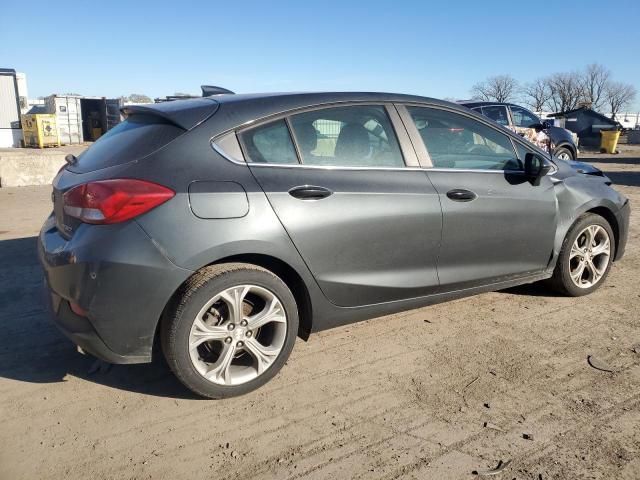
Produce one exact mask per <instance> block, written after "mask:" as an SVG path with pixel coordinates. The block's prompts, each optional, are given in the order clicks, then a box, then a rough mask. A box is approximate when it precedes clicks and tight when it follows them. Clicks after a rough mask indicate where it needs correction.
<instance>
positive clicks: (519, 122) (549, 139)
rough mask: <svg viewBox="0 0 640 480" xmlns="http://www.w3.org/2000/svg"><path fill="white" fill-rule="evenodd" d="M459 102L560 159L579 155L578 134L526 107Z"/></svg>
mask: <svg viewBox="0 0 640 480" xmlns="http://www.w3.org/2000/svg"><path fill="white" fill-rule="evenodd" d="M459 103H460V105H464V106H465V107H467V108H470V109H471V110H473V111H475V112H478V113H480V114H482V115H484V116H485V117H489V118H490V119H491V120H493V121H495V122H497V123H499V124H500V125H502V126H504V127H506V128H508V129H510V130H513V131H514V132H516V133H517V134H519V135H520V136H522V137H524V138H526V139H527V140H529V141H530V142H531V143H533V144H534V145H537V146H538V147H540V148H542V149H544V150H546V151H548V152H550V153H551V154H552V155H553V156H555V157H558V158H560V159H561V160H575V159H577V158H578V153H579V150H578V138H577V136H576V135H575V134H573V133H571V132H570V131H569V130H566V129H564V128H560V127H556V126H553V125H552V124H551V123H550V122H548V121H543V120H541V119H540V117H538V116H537V115H536V114H535V113H533V112H530V111H529V110H527V109H526V108H524V107H521V106H519V105H514V104H513V103H497V102H477V101H463V102H459Z"/></svg>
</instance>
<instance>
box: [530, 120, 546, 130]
mask: <svg viewBox="0 0 640 480" xmlns="http://www.w3.org/2000/svg"><path fill="white" fill-rule="evenodd" d="M550 126H551V124H550V123H549V122H548V121H546V120H545V121H544V122H541V123H532V124H531V125H529V128H534V129H536V130H546V129H547V128H549V127H550Z"/></svg>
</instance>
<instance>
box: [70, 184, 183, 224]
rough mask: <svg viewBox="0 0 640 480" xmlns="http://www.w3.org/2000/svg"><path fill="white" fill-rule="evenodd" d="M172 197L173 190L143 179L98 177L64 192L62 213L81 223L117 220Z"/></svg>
mask: <svg viewBox="0 0 640 480" xmlns="http://www.w3.org/2000/svg"><path fill="white" fill-rule="evenodd" d="M174 196H175V192H174V191H173V190H171V189H169V188H167V187H163V186H162V185H158V184H157V183H151V182H146V181H144V180H134V179H116V180H101V181H97V182H90V183H85V184H83V185H78V186H77V187H74V188H72V189H71V190H69V191H68V192H67V193H65V194H64V212H65V213H66V214H67V215H69V216H71V217H74V218H77V219H79V220H80V221H82V222H84V223H94V224H99V225H101V224H111V223H119V222H125V221H127V220H131V219H132V218H134V217H137V216H138V215H142V214H143V213H145V212H148V211H149V210H151V209H152V208H155V207H157V206H158V205H160V204H162V203H164V202H166V201H167V200H169V199H170V198H173V197H174Z"/></svg>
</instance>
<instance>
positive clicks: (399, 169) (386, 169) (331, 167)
mask: <svg viewBox="0 0 640 480" xmlns="http://www.w3.org/2000/svg"><path fill="white" fill-rule="evenodd" d="M246 165H249V166H251V167H259V168H265V167H275V168H304V169H311V170H357V171H363V170H369V171H371V170H373V171H381V172H411V171H420V172H424V171H425V169H424V168H422V167H364V166H363V167H346V166H339V165H306V164H304V163H300V164H297V165H296V164H294V163H260V162H247V163H246Z"/></svg>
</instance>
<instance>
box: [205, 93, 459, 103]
mask: <svg viewBox="0 0 640 480" xmlns="http://www.w3.org/2000/svg"><path fill="white" fill-rule="evenodd" d="M207 98H213V99H215V100H216V101H217V102H219V103H238V102H259V103H261V104H265V103H270V102H273V103H282V102H287V103H288V102H290V101H296V102H299V103H300V104H303V105H314V104H322V103H332V102H360V101H365V102H366V101H375V102H405V103H413V102H417V103H432V104H433V103H442V104H446V105H452V104H451V103H449V102H445V101H443V100H437V99H434V98H429V97H423V96H419V95H406V94H401V93H385V92H272V93H241V94H222V95H214V96H212V97H207Z"/></svg>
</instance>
